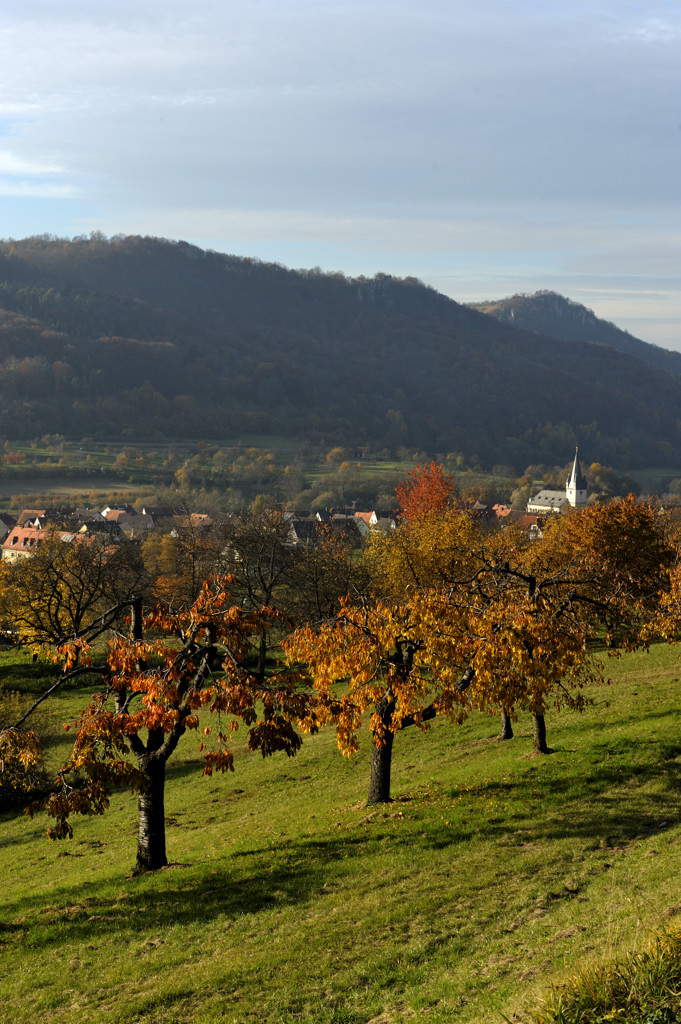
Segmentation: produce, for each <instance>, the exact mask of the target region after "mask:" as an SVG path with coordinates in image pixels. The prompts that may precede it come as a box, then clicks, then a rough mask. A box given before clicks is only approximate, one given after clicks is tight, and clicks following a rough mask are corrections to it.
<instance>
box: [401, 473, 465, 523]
mask: <svg viewBox="0 0 681 1024" xmlns="http://www.w3.org/2000/svg"><path fill="white" fill-rule="evenodd" d="M395 494H396V496H397V504H398V507H399V511H400V516H401V518H402V519H403V520H404V521H405V522H407V523H410V522H412V521H413V520H415V519H423V518H424V517H426V516H430V515H434V516H439V515H441V514H442V513H443V512H445V511H446V510H447V509H449V508H451V507H452V506H453V505H454V503H455V501H456V488H455V485H454V477H452V476H448V475H447V474H446V473H445V471H444V468H443V467H442V466H438V465H437V463H435V462H430V463H424V465H422V466H416V467H415V468H414V469H413V470H412V471H411V473H410V474H409V476H408V477H407V478H406V480H403V481H402V482H401V483H399V484H398V485H397V488H396V490H395Z"/></svg>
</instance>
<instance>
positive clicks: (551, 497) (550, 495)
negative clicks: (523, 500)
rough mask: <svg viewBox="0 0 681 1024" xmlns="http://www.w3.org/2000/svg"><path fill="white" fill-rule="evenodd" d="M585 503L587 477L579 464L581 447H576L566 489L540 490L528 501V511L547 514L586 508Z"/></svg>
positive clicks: (535, 513) (534, 513)
mask: <svg viewBox="0 0 681 1024" xmlns="http://www.w3.org/2000/svg"><path fill="white" fill-rule="evenodd" d="M585 505H586V477H585V476H584V474H583V473H582V467H581V466H580V464H579V449H577V448H575V461H574V462H573V464H572V471H571V473H570V476H569V477H568V481H567V483H566V485H565V490H564V491H548V490H546V491H540V492H539V494H535V496H534V498H530V500H529V501H528V503H527V511H528V512H531V513H532V514H533V515H546V513H547V512H568V511H569V510H570V509H571V508H584V506H585Z"/></svg>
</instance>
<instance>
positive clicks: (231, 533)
mask: <svg viewBox="0 0 681 1024" xmlns="http://www.w3.org/2000/svg"><path fill="white" fill-rule="evenodd" d="M288 532H289V530H288V523H287V521H286V517H285V516H284V513H283V511H282V510H281V509H280V508H279V507H278V506H277V505H276V504H273V503H270V502H263V503H259V505H258V507H256V508H255V509H254V510H253V511H251V512H250V513H247V514H244V515H243V516H240V517H239V519H238V520H237V522H236V523H231V524H229V525H228V526H227V527H226V528H224V530H222V531H220V530H216V531H213V534H212V542H213V544H214V564H215V565H216V566H217V568H218V569H219V571H220V572H223V573H229V575H230V577H231V581H232V582H231V588H232V593H233V594H234V599H235V601H238V602H239V603H240V605H241V607H242V608H244V609H248V610H250V611H256V610H257V609H259V608H263V607H268V608H277V609H278V610H280V611H281V610H282V609H283V608H284V606H285V602H286V598H285V593H286V590H287V587H288V583H289V574H290V570H291V561H292V552H291V549H290V547H289V546H288V544H287V540H288ZM253 643H254V646H255V649H256V659H257V668H256V674H257V675H258V676H259V677H261V678H264V676H265V672H266V665H267V654H268V649H269V646H270V644H271V623H270V621H269V620H268V619H267V618H263V619H262V620H261V629H260V630H259V631H256V633H255V634H254V636H253Z"/></svg>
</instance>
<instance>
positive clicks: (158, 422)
mask: <svg viewBox="0 0 681 1024" xmlns="http://www.w3.org/2000/svg"><path fill="white" fill-rule="evenodd" d="M0 308H2V310H4V312H2V313H1V314H0V399H1V405H2V412H1V413H0V434H3V435H4V436H5V437H7V438H10V439H15V438H20V437H32V436H36V435H40V434H42V433H46V432H48V431H49V432H58V433H62V434H64V435H66V436H67V437H69V438H71V439H76V438H81V437H85V436H91V437H95V438H101V439H105V438H106V439H108V438H112V439H113V438H125V437H133V436H134V437H144V438H145V439H150V440H153V439H155V438H158V439H161V438H169V437H175V438H182V437H201V436H204V437H213V438H221V437H224V438H229V437H231V438H233V437H238V436H241V435H244V434H247V433H270V434H275V435H277V436H286V437H296V438H298V439H300V440H301V441H302V440H307V441H309V442H310V443H312V444H323V443H326V444H329V445H330V444H341V445H360V444H369V445H371V446H372V447H373V448H374V449H383V448H385V449H387V450H388V451H390V452H392V453H396V452H397V451H398V450H399V449H400V448H402V447H405V446H406V447H408V448H412V449H418V450H422V451H424V452H426V453H428V454H429V456H430V455H435V454H436V453H438V452H457V453H461V454H462V455H463V456H464V457H465V459H466V460H467V461H470V460H472V459H473V458H474V457H475V458H477V459H478V460H479V462H480V464H481V465H482V466H483V467H485V468H488V469H489V468H491V467H492V466H493V465H494V464H497V463H504V464H506V465H509V466H511V467H513V469H514V470H515V471H516V472H521V471H522V469H523V467H525V466H526V465H528V464H529V463H531V462H533V461H535V462H536V461H539V462H545V463H549V464H555V463H561V462H562V461H563V460H564V459H565V458H566V453H569V452H570V451H572V450H574V445H575V444H576V443H580V444H581V445H582V446H583V449H585V450H587V451H589V452H590V453H592V456H593V457H594V458H596V459H598V460H599V461H600V462H602V463H605V464H610V465H615V466H627V467H630V468H631V469H634V468H636V467H637V466H641V465H644V464H650V465H673V464H675V463H678V462H679V460H681V432H680V428H679V423H678V416H677V414H676V411H677V409H678V406H679V401H680V400H681V379H679V378H677V377H676V376H673V375H670V374H666V373H663V372H661V371H657V370H654V369H651V368H649V367H648V366H646V365H645V364H644V363H642V362H641V361H640V360H639V359H637V358H634V357H633V356H631V355H626V354H623V353H621V352H618V351H616V350H615V349H613V348H610V347H608V346H606V345H593V344H588V343H585V342H574V343H573V344H571V345H570V346H566V345H565V344H564V343H561V342H557V341H555V340H553V339H550V338H547V337H540V336H538V335H536V334H534V333H532V332H528V331H521V330H517V329H516V328H514V327H512V326H510V325H509V324H505V323H500V322H498V321H497V320H495V319H494V318H492V317H489V316H485V315H484V314H481V313H479V312H477V311H475V310H472V309H468V308H466V307H463V306H461V305H459V304H458V303H456V302H453V301H452V300H450V299H447V298H445V297H444V296H442V295H439V294H438V293H437V292H435V291H433V290H432V289H430V288H427V287H425V286H424V285H422V284H421V283H420V282H418V281H417V280H415V279H411V278H408V279H405V280H399V279H394V278H391V277H389V276H386V275H381V274H379V275H377V276H376V277H375V278H373V279H371V280H367V279H363V278H358V279H349V278H345V277H344V276H343V275H342V274H322V273H321V272H318V271H293V270H287V269H285V268H284V267H280V266H277V265H273V264H263V263H260V262H258V261H257V260H249V259H242V258H238V257H235V256H226V255H222V254H219V253H215V252H205V251H202V250H200V249H198V248H196V247H194V246H190V245H187V244H186V243H183V242H177V243H171V242H167V241H164V240H161V239H153V238H137V237H128V238H122V237H119V238H113V239H110V240H108V239H105V238H103V237H102V236H97V235H95V236H92V237H89V238H80V239H72V240H66V239H56V238H48V237H42V238H30V239H24V240H22V241H14V242H5V243H0ZM641 344H642V343H641Z"/></svg>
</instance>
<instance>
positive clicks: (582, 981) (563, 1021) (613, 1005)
mask: <svg viewBox="0 0 681 1024" xmlns="http://www.w3.org/2000/svg"><path fill="white" fill-rule="evenodd" d="M678 1020H681V928H676V929H674V930H672V931H667V932H664V933H662V934H659V935H655V936H653V937H652V938H651V939H650V942H649V946H648V949H647V950H645V951H643V952H633V953H629V954H627V955H626V956H624V957H622V958H619V959H616V960H612V961H610V962H608V963H603V964H592V965H589V966H588V967H585V968H583V969H582V970H580V971H579V972H578V973H576V974H574V975H573V976H572V977H570V978H568V979H567V980H566V981H564V982H562V983H561V984H560V985H557V986H555V987H554V988H552V989H551V991H550V993H549V995H548V997H547V1000H546V1005H545V1006H544V1007H543V1008H541V1009H539V1010H536V1011H534V1012H533V1013H532V1015H531V1016H530V1017H529V1018H528V1024H605V1022H606V1021H627V1022H628V1024H674V1022H676V1021H678Z"/></svg>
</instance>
